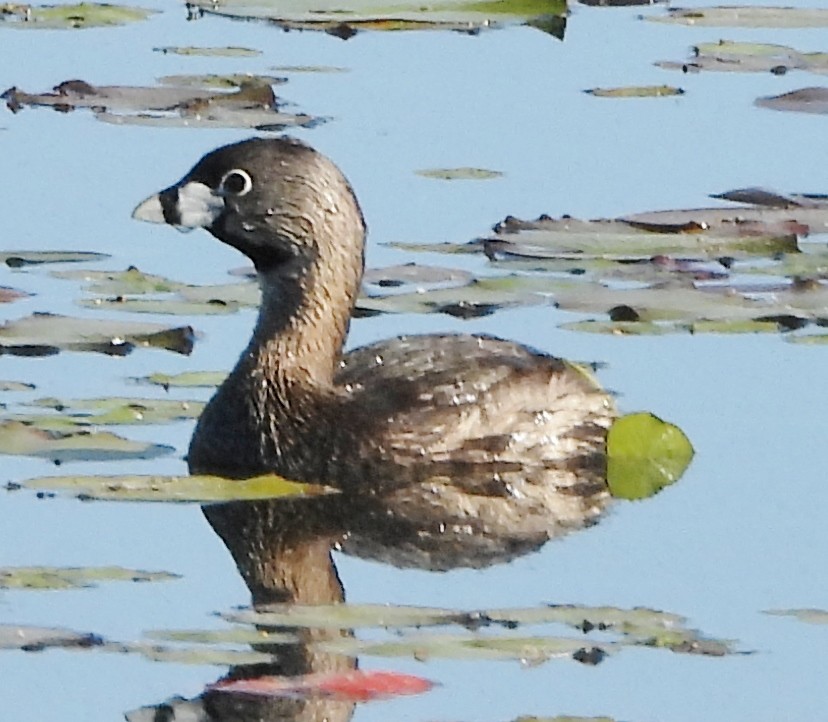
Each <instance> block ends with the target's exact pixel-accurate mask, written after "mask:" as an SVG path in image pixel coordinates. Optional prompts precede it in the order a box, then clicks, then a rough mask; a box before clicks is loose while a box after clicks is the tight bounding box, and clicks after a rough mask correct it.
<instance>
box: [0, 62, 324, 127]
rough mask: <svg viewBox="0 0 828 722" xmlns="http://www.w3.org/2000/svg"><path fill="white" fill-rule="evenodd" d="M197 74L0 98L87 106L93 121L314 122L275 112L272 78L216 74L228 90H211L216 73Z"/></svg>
mask: <svg viewBox="0 0 828 722" xmlns="http://www.w3.org/2000/svg"><path fill="white" fill-rule="evenodd" d="M200 78H201V80H200V81H196V80H195V79H192V78H191V80H192V85H180V86H160V87H129V86H116V85H111V86H93V85H91V84H90V83H87V82H85V81H83V80H69V81H66V82H63V83H61V84H60V85H58V86H56V87H55V88H54V92H51V93H39V94H38V93H26V92H24V91H21V90H19V89H17V88H9V89H8V90H6V91H5V92H4V93H3V94H2V96H0V97H2V98H3V99H4V100H5V101H6V105H7V106H8V107H9V109H10V110H12V111H13V112H18V111H20V110H22V109H23V108H24V107H26V106H29V107H36V106H42V107H52V108H54V109H55V110H58V111H61V112H68V111H71V110H74V109H76V108H89V109H91V110H92V112H93V113H94V115H95V117H96V118H97V119H98V120H101V121H104V122H107V123H114V124H119V125H156V126H161V127H170V126H176V127H225V128H259V129H263V130H278V129H284V128H287V127H290V126H306V127H307V126H312V125H314V124H316V123H318V122H319V119H317V118H312V117H310V116H308V115H302V114H292V113H284V112H281V111H280V110H279V109H278V107H277V101H276V96H275V94H274V92H273V88H272V87H271V86H272V84H273V82H274V79H272V78H269V77H266V76H264V77H259V76H255V75H250V76H247V75H245V76H228V77H222V78H221V81H222V83H225V84H226V85H227V86H229V87H231V88H232V91H230V92H228V91H223V90H217V89H216V87H215V86H216V83H217V82H218V76H200ZM199 83H200V84H199Z"/></svg>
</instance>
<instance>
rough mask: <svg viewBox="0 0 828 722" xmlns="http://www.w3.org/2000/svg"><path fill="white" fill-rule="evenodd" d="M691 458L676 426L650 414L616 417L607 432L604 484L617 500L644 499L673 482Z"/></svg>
mask: <svg viewBox="0 0 828 722" xmlns="http://www.w3.org/2000/svg"><path fill="white" fill-rule="evenodd" d="M692 458H693V446H692V445H691V444H690V441H689V439H688V438H687V437H686V436H685V435H684V432H682V430H681V429H679V428H678V427H677V426H675V425H673V424H670V423H668V422H666V421H662V420H661V419H659V418H658V417H657V416H653V415H652V414H649V413H639V414H628V415H626V416H622V417H621V418H619V419H616V420H615V422H613V425H612V426H611V427H610V430H609V433H608V435H607V485H608V486H609V489H610V493H611V494H612V495H613V496H614V497H616V498H619V499H645V498H647V497H649V496H653V495H654V494H657V493H658V492H659V491H661V489H663V488H664V487H665V486H669V485H670V484H672V483H673V482H675V481H676V480H677V479H679V477H681V475H682V474H683V473H684V470H685V469H686V468H687V466H688V465H689V464H690V460H691V459H692Z"/></svg>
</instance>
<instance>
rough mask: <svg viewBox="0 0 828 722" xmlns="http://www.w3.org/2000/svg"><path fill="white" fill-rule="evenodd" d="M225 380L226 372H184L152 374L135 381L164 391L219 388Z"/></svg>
mask: <svg viewBox="0 0 828 722" xmlns="http://www.w3.org/2000/svg"><path fill="white" fill-rule="evenodd" d="M226 378H227V372H226V371H184V372H183V373H180V374H165V373H160V372H159V373H154V374H150V375H149V376H143V377H141V378H137V379H135V381H137V382H138V383H144V384H152V385H153V386H161V387H163V388H164V389H169V388H172V387H181V388H212V387H216V386H219V385H220V384H221V382H222V381H224V379H226Z"/></svg>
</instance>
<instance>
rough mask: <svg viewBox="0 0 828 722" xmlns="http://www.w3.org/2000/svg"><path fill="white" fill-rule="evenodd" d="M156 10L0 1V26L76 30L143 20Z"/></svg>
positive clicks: (118, 6)
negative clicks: (23, 3) (19, 3)
mask: <svg viewBox="0 0 828 722" xmlns="http://www.w3.org/2000/svg"><path fill="white" fill-rule="evenodd" d="M156 12H158V11H157V10H147V9H145V8H138V7H130V6H127V5H109V4H107V3H85V2H82V3H77V4H75V5H18V4H16V3H5V4H3V5H0V27H10V28H24V29H27V30H29V29H37V30H66V29H71V30H78V29H82V28H101V27H109V26H112V25H126V24H127V23H132V22H137V21H139V20H146V19H147V18H148V17H149V16H150V15H153V14H154V13H156Z"/></svg>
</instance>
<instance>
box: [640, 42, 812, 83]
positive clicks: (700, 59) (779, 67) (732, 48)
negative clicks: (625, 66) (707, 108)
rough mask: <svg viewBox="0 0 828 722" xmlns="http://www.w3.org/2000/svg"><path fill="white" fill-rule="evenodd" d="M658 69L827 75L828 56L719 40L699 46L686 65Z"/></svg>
mask: <svg viewBox="0 0 828 722" xmlns="http://www.w3.org/2000/svg"><path fill="white" fill-rule="evenodd" d="M656 65H658V67H660V68H665V69H667V70H681V71H682V72H685V73H686V72H699V71H713V72H724V73H773V74H774V75H782V74H784V73H786V72H788V71H789V70H805V71H809V72H812V73H821V74H824V73H828V53H803V52H800V51H798V50H794V49H793V48H789V47H787V46H785V45H775V44H771V43H749V42H739V41H734V40H719V41H718V42H716V43H699V44H698V45H696V46H695V47H694V48H693V57H692V58H691V59H689V60H687V61H685V62H672V61H663V62H659V63H656Z"/></svg>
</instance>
